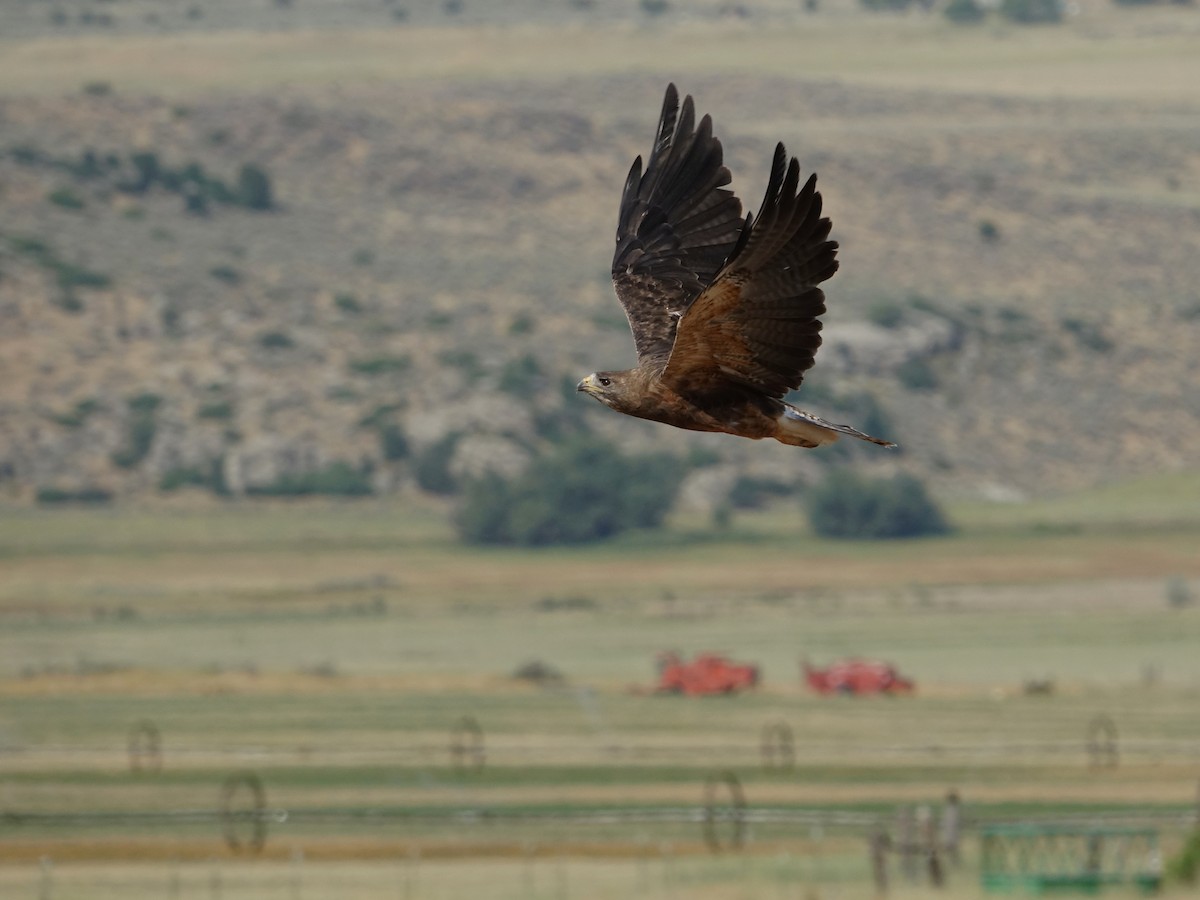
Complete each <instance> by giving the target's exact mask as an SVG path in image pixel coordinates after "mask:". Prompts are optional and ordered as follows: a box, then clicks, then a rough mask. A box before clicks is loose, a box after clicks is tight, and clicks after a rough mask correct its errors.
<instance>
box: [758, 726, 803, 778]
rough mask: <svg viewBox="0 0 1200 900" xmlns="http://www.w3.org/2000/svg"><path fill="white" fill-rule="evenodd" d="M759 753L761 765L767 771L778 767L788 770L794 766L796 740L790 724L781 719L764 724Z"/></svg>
mask: <svg viewBox="0 0 1200 900" xmlns="http://www.w3.org/2000/svg"><path fill="white" fill-rule="evenodd" d="M759 755H760V756H761V757H762V767H763V768H764V769H766V770H768V771H770V770H772V769H779V770H781V771H784V772H790V771H792V770H793V769H794V768H796V741H795V738H794V737H793V735H792V726H790V725H788V723H787V722H783V721H779V722H768V723H767V724H766V725H764V726H763V730H762V739H761V740H760V742H759Z"/></svg>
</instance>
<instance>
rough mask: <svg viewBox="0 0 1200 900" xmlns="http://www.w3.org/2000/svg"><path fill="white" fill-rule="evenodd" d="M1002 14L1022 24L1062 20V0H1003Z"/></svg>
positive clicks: (1040, 23) (1048, 22)
mask: <svg viewBox="0 0 1200 900" xmlns="http://www.w3.org/2000/svg"><path fill="white" fill-rule="evenodd" d="M1000 15H1002V16H1004V18H1006V19H1008V20H1010V21H1012V22H1019V23H1021V24H1022V25H1045V24H1053V23H1055V22H1061V21H1062V15H1063V14H1062V3H1061V0H1001V3H1000Z"/></svg>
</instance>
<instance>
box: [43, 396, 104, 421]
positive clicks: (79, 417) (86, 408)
mask: <svg viewBox="0 0 1200 900" xmlns="http://www.w3.org/2000/svg"><path fill="white" fill-rule="evenodd" d="M99 407H100V404H99V403H97V402H96V400H95V399H94V398H91V397H89V398H87V399H85V400H80V401H79V402H78V403H76V404H75V406H74V408H73V409H72V410H71V411H70V412H69V413H61V414H59V415H53V416H51V417H50V419H51V421H54V422H57V423H58V424H59V425H62V426H63V427H64V428H79V427H81V426H82V425H83V423H84V422H86V421H87V418H88V416H90V415H91V414H92V413H94V412H95V411H96V410H97V409H99Z"/></svg>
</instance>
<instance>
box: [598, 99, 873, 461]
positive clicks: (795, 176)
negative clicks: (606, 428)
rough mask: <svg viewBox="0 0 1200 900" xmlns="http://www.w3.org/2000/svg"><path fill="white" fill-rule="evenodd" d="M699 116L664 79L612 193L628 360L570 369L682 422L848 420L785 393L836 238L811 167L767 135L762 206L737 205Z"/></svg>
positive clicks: (806, 352) (645, 414)
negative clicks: (590, 370) (804, 167)
mask: <svg viewBox="0 0 1200 900" xmlns="http://www.w3.org/2000/svg"><path fill="white" fill-rule="evenodd" d="M729 181H730V176H729V170H728V169H727V168H725V166H724V165H723V163H722V153H721V144H720V142H719V141H718V140H717V139H716V138H714V137H713V136H712V122H711V121H710V120H709V118H708V116H705V117H704V118H702V119H701V120H700V122H699V124H698V125H697V124H696V122H695V110H694V108H693V105H692V98H691V97H686V98H685V99H684V101H683V107H682V109H680V106H679V94H678V92H677V91H676V90H675V86H674V85H670V86H668V88H667V95H666V99H665V100H664V102H663V110H662V118H661V119H660V120H659V125H658V137H657V140H656V141H655V145H654V150H653V152H652V153H651V154H650V157H649V162H648V163H647V164H646V169H645V172H644V173H643V171H642V160H641V157H638V159H637V160H635V161H634V164H633V167H632V169H630V172H629V177H628V178H627V179H626V181H625V189H624V192H623V193H622V195H621V207H620V213H619V216H618V224H617V249H616V253H615V254H614V256H613V269H612V273H613V284H614V285H615V287H616V291H617V298H618V299H619V300H620V301H621V305H622V307H624V309H625V315H626V316H627V317H628V319H629V325H630V328H631V329H632V330H633V338H634V344H635V345H636V348H637V354H638V364H637V366H636V367H635V368H633V369H628V370H625V371H622V372H596V373H594V374H592V375H589V376H588V377H587V378H585V379H584V380H583V381H581V382H580V383H579V390H581V391H586V392H587V393H589V394H591V395H592V396H594V397H596V398H597V399H598V400H600V401H601V402H602V403H604V404H605V405H606V406H609V407H611V408H612V409H614V410H616V411H617V412H622V413H625V414H627V415H631V416H637V417H639V418H643V419H651V420H653V421H656V422H664V423H666V424H668V425H674V426H675V427H677V428H687V429H690V430H692V431H720V432H726V433H728V434H736V435H740V436H742V437H748V438H755V439H759V438H767V437H770V438H775V439H776V440H778V441H782V442H783V443H785V444H795V445H799V446H801V447H816V446H819V445H821V444H827V443H831V442H833V441H835V440H837V437H838V435H839V434H849V435H853V436H854V437H858V438H862V439H863V440H867V441H872V442H874V443H876V444H882V445H884V446H892V444H891V443H890V442H888V441H884V440H881V439H879V438H874V437H871V436H869V435H866V434H863V433H862V432H860V431H857V430H855V429H853V428H851V427H849V426H847V425H835V424H833V423H831V422H826V421H824V420H823V419H820V418H818V417H816V416H813V415H811V414H810V413H806V412H803V411H801V410H798V409H796V408H795V407H793V406H790V405H789V404H787V403H785V402H784V400H783V397H784V395H785V394H786V393H787V392H788V391H789V390H793V389H795V388H797V387H799V386H800V382H801V381H802V380H803V377H804V372H805V371H807V370H808V369H809V368H810V367H811V366H812V364H813V356H814V354H815V353H816V352H817V348H818V347H819V346H820V345H821V336H820V331H821V322H820V316H821V314H822V313H824V312H825V295H824V293H823V292H822V291H821V289H820V287H818V285H819V284H820V283H821V282H823V281H825V280H826V279H827V278H829V277H830V276H831V275H833V273H834V272H836V271H837V266H838V264H837V260H836V259H835V254H836V252H837V244H836V243H835V242H834V241H830V240H828V237H829V230H830V222H829V220H828V219H825V218H822V217H821V195H820V194H818V193H817V191H816V176H815V175H814V176H812V177H810V178H809V179H808V181H807V182H805V184H804V185H803V186H801V185H800V165H799V163H798V162H797V161H796V160H795V159H792V160H791V161H790V162H789V161H788V158H787V155H786V153H785V152H784V149H783V145H782V144H779V145H777V146H776V148H775V159H774V162H773V164H772V167H771V178H770V182H769V184H768V186H767V194H766V197H765V198H764V200H763V204H762V207H761V208H760V209H759V213H758V218H757V220H755V219H754V218H753V217H752V216H747V217H746V218H745V219H743V218H742V205H741V202H740V201H739V200H738V199H737V197H735V196H734V195H733V193H732V192H731V191H730V190H729V189H728V188H726V185H727V184H729Z"/></svg>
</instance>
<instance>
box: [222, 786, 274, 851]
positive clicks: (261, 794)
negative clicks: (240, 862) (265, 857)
mask: <svg viewBox="0 0 1200 900" xmlns="http://www.w3.org/2000/svg"><path fill="white" fill-rule="evenodd" d="M247 795H248V796H249V800H250V805H249V808H245V807H243V806H242V805H241V801H242V798H243V797H246V796H247ZM220 815H221V834H222V835H223V836H224V837H225V845H226V846H227V847H229V849H230V850H232V851H233V852H234V853H242V852H243V851H248V852H249V853H251V854H252V855H255V856H257V855H258V854H259V853H262V850H263V847H265V846H266V845H267V791H266V788H264V787H263V783H262V779H261V778H259V777H258V776H257V775H255V774H254V773H253V772H238V773H236V774H234V775H230V776H229V777H228V778H226V779H225V782H224V784H222V785H221V814H220ZM246 823H249V826H250V827H249V832H250V833H249V837H248V838H243V836H242V833H241V832H242V826H244V825H245V824H246Z"/></svg>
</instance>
